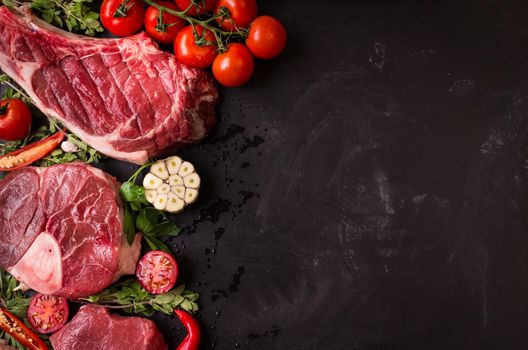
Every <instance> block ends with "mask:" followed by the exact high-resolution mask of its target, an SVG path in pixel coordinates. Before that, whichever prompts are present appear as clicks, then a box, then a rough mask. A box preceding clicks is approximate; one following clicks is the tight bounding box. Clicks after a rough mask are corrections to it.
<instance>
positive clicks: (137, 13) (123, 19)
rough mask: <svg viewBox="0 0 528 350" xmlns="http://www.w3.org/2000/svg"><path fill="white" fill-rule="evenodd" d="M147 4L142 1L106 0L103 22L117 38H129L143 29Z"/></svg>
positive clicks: (103, 6) (102, 11)
mask: <svg viewBox="0 0 528 350" xmlns="http://www.w3.org/2000/svg"><path fill="white" fill-rule="evenodd" d="M144 15H145V4H144V3H143V1H141V0H104V1H103V4H102V5H101V16H100V17H101V22H102V23H103V26H104V27H105V28H106V29H108V31H109V32H110V33H112V34H114V35H117V36H129V35H132V34H134V33H136V32H138V31H139V30H140V29H141V27H143V17H144Z"/></svg>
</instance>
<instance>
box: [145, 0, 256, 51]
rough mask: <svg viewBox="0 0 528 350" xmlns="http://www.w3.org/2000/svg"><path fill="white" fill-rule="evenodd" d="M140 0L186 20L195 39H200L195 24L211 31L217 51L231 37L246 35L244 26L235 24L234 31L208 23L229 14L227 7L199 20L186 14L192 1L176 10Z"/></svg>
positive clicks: (223, 47) (150, 1) (220, 49)
mask: <svg viewBox="0 0 528 350" xmlns="http://www.w3.org/2000/svg"><path fill="white" fill-rule="evenodd" d="M142 1H143V2H144V3H146V4H148V5H150V6H154V7H155V8H157V9H158V11H164V12H167V13H169V14H171V15H174V16H177V17H179V18H181V19H183V20H185V21H187V22H188V23H189V24H190V25H191V26H192V27H193V32H194V36H195V40H199V39H201V38H200V37H199V36H198V33H197V32H196V29H195V26H197V25H198V26H201V27H203V28H204V29H207V30H209V31H211V32H212V33H213V35H214V37H215V40H216V46H217V47H218V51H220V52H224V51H225V50H226V44H227V41H228V39H230V38H231V37H239V38H241V39H245V38H246V37H247V35H248V31H247V29H244V28H238V27H236V26H235V28H236V31H229V32H228V31H225V30H222V29H220V28H217V27H215V26H212V25H211V24H210V23H211V22H212V21H214V20H215V19H217V18H219V17H228V16H229V11H228V10H227V9H225V10H223V11H220V12H219V13H218V14H216V15H214V16H213V17H211V18H208V19H204V20H201V19H198V18H194V17H191V16H189V15H187V12H188V11H189V10H190V9H191V8H192V6H194V4H193V3H191V4H190V5H189V6H188V7H187V8H186V9H185V10H183V11H176V10H173V9H170V8H168V7H165V6H162V5H160V4H158V3H156V2H154V1H153V0H142ZM203 35H205V31H204V33H202V36H203ZM202 42H204V43H205V45H214V44H213V43H211V42H207V41H202Z"/></svg>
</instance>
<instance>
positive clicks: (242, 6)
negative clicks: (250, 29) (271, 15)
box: [214, 0, 257, 31]
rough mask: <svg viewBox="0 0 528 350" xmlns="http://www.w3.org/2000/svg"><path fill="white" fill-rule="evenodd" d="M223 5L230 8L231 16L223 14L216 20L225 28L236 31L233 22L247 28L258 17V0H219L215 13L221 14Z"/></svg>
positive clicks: (239, 26)
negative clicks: (227, 16)
mask: <svg viewBox="0 0 528 350" xmlns="http://www.w3.org/2000/svg"><path fill="white" fill-rule="evenodd" d="M223 7H225V8H226V9H227V10H229V18H226V17H225V16H222V17H218V18H217V19H216V21H217V22H218V24H219V25H220V26H221V27H222V28H223V29H225V30H230V31H234V30H235V29H236V28H235V26H234V25H233V23H234V24H235V25H236V26H237V27H238V28H246V27H247V26H248V25H249V24H250V23H251V21H252V20H254V19H255V17H257V1H256V0H218V3H217V4H216V8H215V11H214V13H215V15H217V14H219V13H220V9H221V8H223Z"/></svg>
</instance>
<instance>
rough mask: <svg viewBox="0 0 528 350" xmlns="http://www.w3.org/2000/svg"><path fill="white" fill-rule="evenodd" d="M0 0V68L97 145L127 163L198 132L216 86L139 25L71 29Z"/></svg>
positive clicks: (209, 115) (205, 127)
mask: <svg viewBox="0 0 528 350" xmlns="http://www.w3.org/2000/svg"><path fill="white" fill-rule="evenodd" d="M21 11H22V14H17V13H15V12H12V11H11V10H9V9H8V8H7V7H5V6H2V7H0V68H1V69H2V70H3V71H4V72H5V73H6V74H8V75H9V76H10V77H11V78H13V79H14V80H15V81H16V82H17V83H18V84H19V85H20V86H21V87H22V88H24V90H26V92H27V93H28V94H29V95H30V96H31V98H32V99H33V101H35V103H36V105H37V107H38V108H39V109H40V110H42V111H43V112H44V113H46V114H47V115H48V116H50V117H54V118H57V119H59V120H60V121H61V122H62V123H63V124H64V125H65V126H66V127H67V128H68V129H70V130H71V131H72V132H73V133H75V134H76V135H78V136H79V137H80V138H81V139H83V140H84V141H85V142H86V143H88V144H89V145H91V146H92V147H93V148H95V149H97V150H99V151H100V152H102V153H104V154H106V155H108V156H110V157H113V158H117V159H121V160H125V161H129V162H133V163H138V164H141V163H145V162H146V161H147V159H148V158H149V157H153V156H156V155H158V154H160V153H164V152H166V151H168V150H170V149H174V148H177V147H179V146H182V145H186V144H190V143H194V142H197V141H199V140H201V139H202V138H204V137H205V136H206V134H207V133H208V131H209V130H210V129H211V127H212V126H213V124H214V122H215V114H214V107H215V105H216V102H217V100H218V92H217V90H216V87H215V86H214V84H213V81H212V78H211V77H210V75H209V74H208V73H206V72H204V71H202V70H198V69H192V68H189V67H186V66H184V65H181V64H179V63H178V62H176V59H175V57H174V55H172V54H169V53H167V52H163V51H161V50H159V48H158V46H157V45H156V43H154V42H153V41H152V39H150V38H149V37H148V35H147V34H145V33H143V32H142V33H140V34H137V35H135V36H131V37H128V38H120V39H97V38H90V37H87V36H79V35H74V34H71V33H68V32H65V31H63V30H60V29H58V28H56V27H53V26H51V25H49V24H47V23H45V22H44V21H42V20H40V19H38V18H36V17H35V16H33V15H31V14H30V12H29V10H28V9H26V8H25V7H22V10H21Z"/></svg>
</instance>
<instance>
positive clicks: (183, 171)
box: [178, 162, 194, 177]
mask: <svg viewBox="0 0 528 350" xmlns="http://www.w3.org/2000/svg"><path fill="white" fill-rule="evenodd" d="M193 172H194V166H193V165H192V164H191V163H189V162H183V163H182V165H181V167H180V170H179V171H178V175H180V176H181V177H185V176H187V175H189V174H191V173H193Z"/></svg>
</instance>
